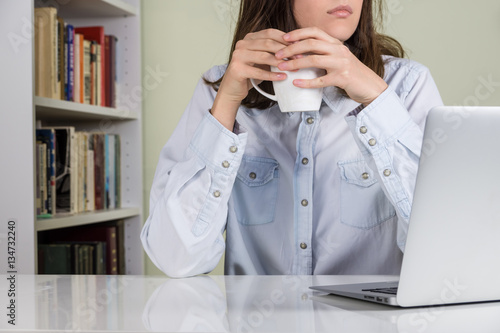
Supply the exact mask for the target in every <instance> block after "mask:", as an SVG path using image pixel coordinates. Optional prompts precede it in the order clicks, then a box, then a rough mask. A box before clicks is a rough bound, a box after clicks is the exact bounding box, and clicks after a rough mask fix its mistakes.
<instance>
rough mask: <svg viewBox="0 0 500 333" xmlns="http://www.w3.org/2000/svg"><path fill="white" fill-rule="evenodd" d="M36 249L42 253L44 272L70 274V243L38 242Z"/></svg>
mask: <svg viewBox="0 0 500 333" xmlns="http://www.w3.org/2000/svg"><path fill="white" fill-rule="evenodd" d="M38 250H39V251H42V253H43V259H42V260H43V269H42V271H43V273H44V274H71V245H70V244H40V245H38Z"/></svg>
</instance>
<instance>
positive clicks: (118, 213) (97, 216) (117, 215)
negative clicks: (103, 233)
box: [36, 207, 140, 231]
mask: <svg viewBox="0 0 500 333" xmlns="http://www.w3.org/2000/svg"><path fill="white" fill-rule="evenodd" d="M139 214H140V209H139V208H134V207H132V208H118V209H108V210H98V211H93V212H88V213H79V214H71V215H70V214H68V215H56V216H55V217H52V218H40V219H37V220H36V231H45V230H53V229H59V228H67V227H76V226H80V225H85V224H91V223H98V222H104V221H110V220H118V219H124V218H128V217H133V216H137V215H139Z"/></svg>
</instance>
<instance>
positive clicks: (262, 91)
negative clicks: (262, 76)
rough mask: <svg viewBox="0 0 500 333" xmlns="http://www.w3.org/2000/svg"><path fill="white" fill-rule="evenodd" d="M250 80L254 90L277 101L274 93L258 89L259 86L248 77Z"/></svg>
mask: <svg viewBox="0 0 500 333" xmlns="http://www.w3.org/2000/svg"><path fill="white" fill-rule="evenodd" d="M250 82H252V86H253V87H254V88H255V90H257V91H258V92H260V93H261V94H262V95H264V96H266V97H267V98H269V99H271V100H273V101H275V102H277V101H278V98H277V97H276V95H271V94H268V93H266V92H265V91H264V90H262V89H260V87H259V86H258V85H257V84H256V83H255V81H254V80H253V79H250Z"/></svg>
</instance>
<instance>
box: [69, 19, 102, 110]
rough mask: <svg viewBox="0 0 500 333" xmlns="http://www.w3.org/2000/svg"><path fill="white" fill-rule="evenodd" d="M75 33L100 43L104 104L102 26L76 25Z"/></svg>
mask: <svg viewBox="0 0 500 333" xmlns="http://www.w3.org/2000/svg"><path fill="white" fill-rule="evenodd" d="M75 33H78V34H82V35H83V37H84V38H85V39H87V40H91V41H92V40H93V41H96V42H97V43H98V44H99V45H101V97H102V98H101V101H100V105H101V106H106V104H105V102H104V101H105V100H106V99H107V97H106V92H105V90H106V88H105V87H106V85H105V81H104V78H105V77H106V52H103V50H104V48H105V45H106V43H105V38H104V27H102V26H95V27H78V28H75Z"/></svg>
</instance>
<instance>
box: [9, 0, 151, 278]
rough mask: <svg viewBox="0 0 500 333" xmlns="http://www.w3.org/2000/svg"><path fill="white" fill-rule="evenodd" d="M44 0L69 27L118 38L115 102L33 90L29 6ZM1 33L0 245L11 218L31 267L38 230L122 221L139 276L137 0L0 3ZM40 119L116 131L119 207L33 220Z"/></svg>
mask: <svg viewBox="0 0 500 333" xmlns="http://www.w3.org/2000/svg"><path fill="white" fill-rule="evenodd" d="M46 6H52V7H56V8H57V10H58V15H59V16H61V17H63V18H64V20H65V21H66V22H68V23H70V24H72V25H74V26H75V27H76V26H93V25H101V26H104V31H105V33H106V34H111V35H115V36H116V37H117V38H118V42H117V44H116V46H117V54H118V56H117V82H118V85H119V88H117V89H119V90H117V96H118V99H117V107H116V108H110V107H102V106H95V105H87V104H81V103H76V102H70V101H63V100H56V99H50V98H45V97H39V96H35V95H34V91H35V90H34V80H35V78H34V76H35V74H34V73H35V70H34V68H35V66H34V63H35V59H34V33H33V26H34V24H33V21H34V8H35V7H46ZM0 35H1V36H3V37H7V38H0V48H1V49H2V50H3V51H2V55H1V56H0V57H1V58H0V60H1V61H0V72H1V73H3V75H2V76H1V77H0V97H1V100H2V107H1V109H2V110H1V111H0V126H1V131H0V152H1V156H2V157H1V158H0V161H1V162H0V163H2V166H1V167H0V170H1V172H0V183H1V184H2V185H1V186H0V243H1V246H2V247H1V249H0V251H3V252H6V250H5V249H4V247H5V245H4V243H5V242H6V240H7V239H6V232H7V229H6V227H7V225H8V224H9V221H14V222H10V223H11V224H12V223H15V227H16V244H15V247H16V266H15V270H16V271H17V273H19V274H32V273H36V272H37V260H36V258H37V242H38V239H37V234H38V233H39V232H42V231H43V232H48V231H50V230H56V229H61V228H67V227H74V226H82V225H87V224H95V223H104V222H107V221H112V220H117V219H123V220H124V225H125V257H126V272H127V274H143V270H144V269H143V250H142V246H141V243H140V239H139V235H140V230H141V227H142V222H143V212H142V202H143V198H142V193H143V191H142V123H141V104H142V97H141V90H142V89H141V73H140V69H141V57H140V49H141V48H140V47H141V41H140V0H71V1H67V0H65V1H58V0H41V1H38V0H16V1H1V2H0ZM40 123H41V124H42V126H44V127H45V126H74V127H75V130H77V131H89V132H92V131H101V132H106V133H113V134H119V135H120V138H121V165H120V168H121V190H120V191H121V192H120V193H121V207H120V208H117V209H109V210H98V211H92V212H85V213H78V214H73V215H70V214H60V215H55V216H54V217H52V218H38V219H37V217H36V204H35V201H36V200H35V196H36V193H35V189H36V177H35V174H36V169H35V164H36V163H35V156H36V155H35V148H36V144H35V141H36V140H35V129H36V125H37V124H40ZM0 258H1V259H0V273H5V272H6V271H7V270H8V269H7V262H6V255H5V253H0Z"/></svg>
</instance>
